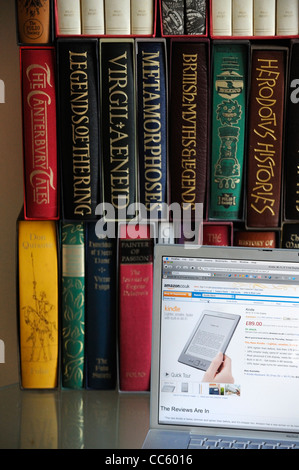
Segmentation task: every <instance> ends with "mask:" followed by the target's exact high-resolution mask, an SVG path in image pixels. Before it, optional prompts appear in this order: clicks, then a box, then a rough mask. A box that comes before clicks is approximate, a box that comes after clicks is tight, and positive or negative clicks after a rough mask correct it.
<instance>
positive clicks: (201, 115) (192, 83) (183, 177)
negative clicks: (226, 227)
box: [169, 40, 209, 220]
mask: <svg viewBox="0 0 299 470" xmlns="http://www.w3.org/2000/svg"><path fill="white" fill-rule="evenodd" d="M208 54H209V52H208V44H207V43H206V42H204V41H200V40H199V41H198V42H196V41H194V42H193V41H191V42H188V43H185V42H183V41H175V40H174V41H173V42H172V46H171V86H170V123H169V126H170V130H169V134H170V148H169V152H170V155H171V166H170V180H171V203H177V204H179V206H180V207H181V211H182V214H184V213H185V214H188V215H190V220H195V218H196V206H195V205H196V204H197V203H202V204H203V203H204V202H205V191H206V169H207V152H208V144H207V141H208V138H207V135H208Z"/></svg>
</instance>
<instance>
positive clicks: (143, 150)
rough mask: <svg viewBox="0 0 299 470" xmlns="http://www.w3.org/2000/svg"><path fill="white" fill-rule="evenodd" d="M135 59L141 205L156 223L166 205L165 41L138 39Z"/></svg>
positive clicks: (163, 212) (163, 213) (162, 214)
mask: <svg viewBox="0 0 299 470" xmlns="http://www.w3.org/2000/svg"><path fill="white" fill-rule="evenodd" d="M136 57H137V96H138V102H137V109H138V113H137V115H138V121H137V129H138V163H139V180H140V202H141V203H142V204H143V205H144V207H145V209H146V211H147V216H148V217H151V220H154V219H155V220H159V219H162V218H164V217H165V208H166V206H165V205H166V204H167V202H168V184H167V57H166V42H165V39H161V40H160V39H158V40H155V39H150V40H147V41H146V40H138V39H137V40H136Z"/></svg>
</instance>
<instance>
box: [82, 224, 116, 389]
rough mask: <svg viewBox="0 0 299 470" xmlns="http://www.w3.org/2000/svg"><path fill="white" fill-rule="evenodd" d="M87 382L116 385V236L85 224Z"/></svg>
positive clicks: (106, 386)
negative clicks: (101, 235)
mask: <svg viewBox="0 0 299 470" xmlns="http://www.w3.org/2000/svg"><path fill="white" fill-rule="evenodd" d="M85 279H86V289H85V299H86V302H85V305H86V310H85V320H86V328H85V332H86V385H87V388H92V389H106V390H107V389H114V388H115V385H116V239H108V238H98V236H97V234H96V224H95V223H94V222H89V223H87V224H86V277H85Z"/></svg>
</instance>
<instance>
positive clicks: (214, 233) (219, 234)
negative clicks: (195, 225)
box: [203, 223, 231, 246]
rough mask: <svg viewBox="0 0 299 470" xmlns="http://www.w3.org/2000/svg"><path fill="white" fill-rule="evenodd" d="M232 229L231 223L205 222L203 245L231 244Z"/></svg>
mask: <svg viewBox="0 0 299 470" xmlns="http://www.w3.org/2000/svg"><path fill="white" fill-rule="evenodd" d="M230 231H231V227H230V226H229V225H225V224H214V223H204V224H203V245H214V246H215V245H216V246H230V245H231V242H230Z"/></svg>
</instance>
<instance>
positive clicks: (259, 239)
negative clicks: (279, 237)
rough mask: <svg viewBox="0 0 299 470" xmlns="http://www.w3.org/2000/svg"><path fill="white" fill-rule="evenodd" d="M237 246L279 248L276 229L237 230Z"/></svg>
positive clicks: (235, 243)
mask: <svg viewBox="0 0 299 470" xmlns="http://www.w3.org/2000/svg"><path fill="white" fill-rule="evenodd" d="M234 245H235V246H244V247H247V248H248V247H257V248H277V246H276V232H275V231H270V232H268V231H262V230H261V231H251V230H240V231H236V232H235V236H234Z"/></svg>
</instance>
